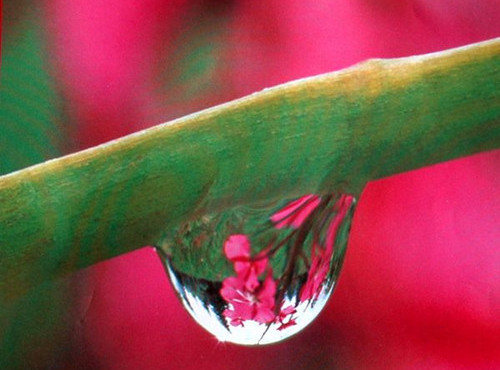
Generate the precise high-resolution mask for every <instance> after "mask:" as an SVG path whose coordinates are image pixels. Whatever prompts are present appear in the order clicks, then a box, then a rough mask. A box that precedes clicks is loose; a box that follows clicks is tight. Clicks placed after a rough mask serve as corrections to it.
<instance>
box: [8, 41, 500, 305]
mask: <svg viewBox="0 0 500 370" xmlns="http://www.w3.org/2000/svg"><path fill="white" fill-rule="evenodd" d="M499 86H500V39H495V40H491V41H487V42H483V43H479V44H475V45H471V46H467V47H463V48H459V49H454V50H451V51H446V52H441V53H435V54H429V55H424V56H417V57H409V58H403V59H395V60H371V61H368V62H365V63H362V64H359V65H357V66H354V67H352V68H349V69H346V70H342V71H340V72H335V73H331V74H326V75H322V76H318V77H313V78H309V79H304V80H299V81H295V82H292V83H289V84H285V85H282V86H278V87H276V88H272V89H268V90H264V91H262V92H260V93H257V94H253V95H251V96H248V97H246V98H243V99H240V100H236V101H233V102H230V103H227V104H224V105H221V106H217V107H215V108H212V109H208V110H205V111H202V112H199V113H196V114H193V115H189V116H186V117H184V118H181V119H178V120H175V121H173V122H170V123H167V124H164V125H160V126H157V127H153V128H151V129H148V130H145V131H142V132H139V133H136V134H133V135H130V136H127V137H124V138H121V139H119V140H116V141H113V142H110V143H107V144H105V145H101V146H98V147H95V148H92V149H89V150H86V151H83V152H79V153H76V154H73V155H69V156H66V157H63V158H59V159H56V160H52V161H48V162H45V163H43V164H40V165H37V166H33V167H30V168H27V169H24V170H21V171H18V172H15V173H12V174H9V175H6V176H3V177H0V261H1V262H0V277H1V279H0V304H1V303H2V302H3V301H5V300H9V299H13V298H14V297H16V296H18V295H19V294H20V293H22V292H23V291H25V290H26V289H29V288H30V287H33V286H35V285H37V284H39V283H40V282H43V281H45V280H47V279H53V278H56V277H59V276H62V275H64V274H65V273H67V272H70V271H75V270H76V269H79V268H83V267H86V266H89V265H91V264H94V263H96V262H99V261H102V260H105V259H107V258H110V257H113V256H116V255H119V254H122V253H125V252H128V251H131V250H133V249H136V248H139V247H141V246H144V245H148V244H152V243H154V242H156V241H157V240H158V238H159V236H160V234H161V233H162V231H163V230H164V229H165V228H167V227H171V226H173V225H176V224H178V223H179V222H182V221H185V220H187V219H189V218H192V217H194V216H196V215H200V214H202V213H204V212H217V211H218V210H222V209H225V208H227V207H231V206H234V205H237V204H250V203H252V202H257V201H265V200H275V199H278V198H294V197H298V196H301V195H303V194H309V193H314V192H326V191H332V190H333V191H335V192H342V193H345V194H354V195H358V194H359V193H360V192H361V190H362V189H363V187H364V186H365V184H366V183H367V182H368V181H370V180H372V179H377V178H381V177H384V176H389V175H392V174H397V173H401V172H404V171H408V170H412V169H415V168H419V167H423V166H428V165H431V164H434V163H437V162H441V161H446V160H449V159H452V158H457V157H460V156H465V155H470V154H473V153H477V152H480V151H485V150H490V149H494V148H497V147H499V146H500V89H499V88H498V87H499Z"/></svg>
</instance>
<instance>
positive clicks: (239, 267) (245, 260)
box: [224, 234, 269, 291]
mask: <svg viewBox="0 0 500 370" xmlns="http://www.w3.org/2000/svg"><path fill="white" fill-rule="evenodd" d="M224 253H225V254H226V257H227V258H228V259H229V260H230V261H231V262H233V263H234V270H235V271H236V274H237V276H238V278H239V279H240V280H241V281H243V282H244V284H245V288H246V289H248V290H250V291H253V290H255V289H256V288H257V287H258V286H259V284H260V283H259V279H258V276H259V275H260V274H262V273H264V271H265V270H266V267H267V264H268V262H269V259H268V258H267V257H261V256H257V257H256V258H255V259H252V258H251V257H250V240H249V239H248V237H247V236H246V235H244V234H234V235H231V236H229V238H228V239H227V240H226V242H225V243H224Z"/></svg>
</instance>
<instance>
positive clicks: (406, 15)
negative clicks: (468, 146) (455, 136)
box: [47, 0, 500, 369]
mask: <svg viewBox="0 0 500 370" xmlns="http://www.w3.org/2000/svg"><path fill="white" fill-rule="evenodd" d="M192 3H193V2H188V1H184V0H179V1H165V0H162V1H160V0H144V1H141V2H138V1H134V0H108V1H107V2H106V5H103V2H101V1H97V0H72V1H65V0H52V1H47V16H48V17H49V19H50V24H51V27H52V31H53V32H52V36H53V37H52V48H53V53H54V57H55V58H54V60H55V63H56V64H57V67H58V75H59V76H60V81H61V82H62V83H63V87H64V92H65V94H66V95H67V96H68V97H69V99H70V108H71V110H70V112H72V116H71V117H72V118H73V119H74V120H75V122H77V124H78V131H77V133H76V135H77V140H78V142H79V145H80V146H81V147H86V146H90V145H94V144H97V143H100V142H103V141H106V140H109V139H112V138H115V137H118V136H120V135H123V134H126V133H128V132H132V131H135V130H137V129H140V128H143V127H146V126H148V125H151V124H156V123H160V122H161V121H164V120H166V119H168V118H173V117H175V116H176V114H177V113H178V112H179V111H178V110H175V111H174V113H172V112H169V111H168V108H169V107H168V106H167V107H165V112H164V113H163V115H159V113H158V112H157V111H156V110H154V109H152V108H150V107H151V106H152V104H151V101H155V100H157V99H159V97H158V96H157V89H156V87H157V84H158V82H157V81H156V79H155V78H156V77H155V76H156V74H155V73H156V72H157V71H155V69H154V68H151V66H153V65H156V64H157V63H156V58H158V55H159V51H158V50H169V49H168V48H169V46H171V42H172V40H174V39H175V37H177V36H178V35H179V33H181V32H183V30H182V24H184V23H183V21H184V18H183V17H184V16H185V15H186V14H187V13H186V11H187V10H188V8H189V7H190V6H193V4H192ZM196 3H199V1H198V2H196ZM206 3H208V6H215V5H216V4H215V3H217V1H206ZM226 3H228V2H227V1H226ZM232 12H233V17H232V21H231V24H230V26H229V30H230V32H228V34H227V40H226V41H227V43H228V45H229V51H228V55H227V56H226V61H227V66H226V73H225V75H224V79H225V83H226V84H227V86H228V89H227V92H226V93H224V94H222V95H221V94H219V95H217V96H212V97H207V99H206V100H205V101H202V102H197V103H196V104H193V105H191V106H190V105H189V104H187V105H186V107H184V108H183V109H185V110H187V111H193V110H197V109H200V108H203V107H205V106H208V105H212V104H215V103H218V102H222V101H225V100H228V99H232V98H235V97H239V96H242V95H245V94H248V93H251V92H254V91H256V90H259V89H262V88H264V87H267V86H272V85H275V84H278V83H281V82H285V81H288V80H292V79H296V78H299V77H304V76H309V75H314V74H318V73H322V72H329V71H332V70H336V69H340V68H343V67H346V66H349V65H352V64H354V63H356V62H359V61H362V60H364V59H367V58H371V57H399V56H407V55H412V54H418V53H426V52H431V51H437V50H442V49H446V48H451V47H455V46H460V45H464V44H468V43H472V42H476V41H480V40H485V39H488V38H492V37H498V36H499V35H500V2H499V1H495V0H483V1H478V0H453V1H452V0H442V1H431V0H415V1H410V0H407V1H404V0H400V1H398V0H394V1H392V0H353V1H347V0H337V1H303V0H302V1H299V0H290V1H277V0H271V1H255V0H241V1H234V2H233V6H232ZM167 59H168V57H167ZM153 105H154V104H153ZM187 111H186V112H184V111H182V113H187ZM499 169H500V151H495V152H490V153H485V154H481V155H477V156H474V157H469V158H466V159H462V160H457V161H453V162H448V163H445V164H441V165H438V166H435V167H430V168H426V169H423V170H419V171H414V172H411V173H408V174H404V175H400V176H396V177H393V178H390V179H385V180H381V181H377V182H373V183H371V184H370V185H369V186H368V187H367V188H366V189H365V192H364V193H363V196H362V198H361V199H360V201H359V207H358V210H357V212H356V216H355V220H354V225H353V231H352V235H351V239H350V246H349V250H348V254H347V258H346V262H345V268H344V271H343V273H342V276H341V279H340V283H339V285H338V288H337V290H336V292H335V294H334V296H333V299H332V300H331V302H330V303H329V305H328V306H327V308H326V310H325V312H324V313H323V314H322V315H321V316H320V318H319V319H318V320H316V321H315V322H314V323H313V324H312V325H311V327H309V328H308V329H307V330H305V331H304V332H303V333H302V334H300V335H298V336H296V337H295V338H293V339H291V340H289V341H287V342H285V343H282V344H278V345H275V346H270V347H265V348H258V349H249V348H244V347H236V346H232V345H229V344H223V343H217V341H216V340H215V339H213V338H212V337H211V336H210V335H209V334H207V333H205V332H204V331H203V330H202V329H201V328H199V327H198V326H197V325H196V324H195V323H194V322H193V321H192V320H191V318H190V317H188V315H187V313H185V312H184V311H183V309H182V307H181V305H180V303H179V302H178V301H177V299H176V297H175V295H174V293H173V291H172V290H171V288H170V286H169V284H168V282H167V279H166V276H165V274H164V272H163V270H162V267H161V265H160V263H159V261H158V259H157V258H156V256H155V255H154V253H153V252H152V250H151V249H142V250H139V251H137V252H133V253H130V254H128V255H125V256H122V257H119V258H116V259H113V260H110V261H108V262H105V263H101V264H99V265H97V266H95V267H92V268H89V269H87V270H86V271H84V272H83V273H81V274H80V275H81V282H82V287H81V292H80V296H81V299H80V301H81V302H80V306H81V312H82V316H84V325H83V326H82V327H78V328H79V329H78V330H77V331H75V335H74V341H73V343H72V344H71V345H72V346H73V348H74V356H73V363H72V364H73V365H81V366H94V367H102V368H109V369H128V368H130V369H132V368H172V369H177V368H183V369H221V368H223V369H225V368H227V369H241V368H252V369H281V368H292V369H295V368H297V369H298V368H305V367H310V368H317V367H318V366H321V367H324V368H333V367H341V368H344V367H347V368H360V367H365V368H381V367H397V368H401V367H403V368H421V367H426V368H428V367H431V368H435V367H436V368H490V367H491V368H494V367H500V354H499V348H500V340H499V338H500V315H499V314H498V313H499V311H500V287H499V285H500V283H499V282H500V255H499V251H498V250H499V247H500V242H499V241H500V228H499V225H500V204H499V198H500V191H499V189H500V174H499V172H500V171H499ZM495 365H496V366H495Z"/></svg>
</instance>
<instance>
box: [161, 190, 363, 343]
mask: <svg viewBox="0 0 500 370" xmlns="http://www.w3.org/2000/svg"><path fill="white" fill-rule="evenodd" d="M353 212H354V198H353V197H352V196H349V195H326V196H317V195H314V194H310V195H306V196H303V197H301V198H299V199H297V200H293V201H284V202H279V203H275V204H272V205H266V206H265V207H252V208H250V207H238V208H235V209H231V210H229V211H226V212H223V213H220V214H217V215H207V216H204V217H201V218H200V219H198V220H195V221H192V222H189V223H187V224H185V225H182V226H181V227H179V228H178V229H176V230H174V231H172V232H171V233H169V234H168V235H165V237H164V238H163V241H162V242H161V243H160V247H159V248H158V252H159V255H160V257H161V258H162V260H163V262H164V264H165V268H166V270H167V272H168V275H169V277H170V280H171V281H172V283H173V286H174V288H175V290H176V291H177V293H178V295H179V297H180V299H181V301H182V303H183V305H184V307H185V308H186V309H187V311H188V312H189V313H190V314H191V316H192V317H193V318H194V319H195V320H196V321H197V322H198V323H199V324H200V325H201V326H203V327H204V328H205V329H207V330H208V331H209V332H210V333H212V334H214V335H215V336H216V337H217V338H218V339H219V340H220V341H227V342H233V343H239V344H247V345H255V344H269V343H274V342H278V341H281V340H283V339H286V338H288V337H290V336H291V335H293V334H295V333H297V332H299V331H300V330H302V329H303V328H304V327H306V326H307V325H308V324H309V323H310V322H311V321H313V320H314V319H315V318H316V316H317V315H318V314H319V313H320V311H321V310H322V308H323V307H324V306H325V304H326V302H327V300H328V298H329V296H330V295H331V293H332V291H333V287H334V285H335V282H336V280H337V277H338V274H339V272H340V268H341V266H342V261H343V258H344V254H345V249H346V246H347V239H348V233H349V228H350V223H351V220H352V214H353Z"/></svg>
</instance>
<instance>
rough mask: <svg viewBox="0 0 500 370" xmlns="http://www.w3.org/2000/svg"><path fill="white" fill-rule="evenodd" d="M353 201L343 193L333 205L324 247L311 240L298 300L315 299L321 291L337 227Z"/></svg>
mask: <svg viewBox="0 0 500 370" xmlns="http://www.w3.org/2000/svg"><path fill="white" fill-rule="evenodd" d="M352 202H353V197H352V196H349V195H343V196H342V197H341V198H340V199H339V200H338V202H337V203H336V204H335V205H334V206H333V210H334V211H335V210H336V211H337V214H336V215H335V216H334V217H333V219H332V220H331V222H330V224H329V225H328V230H327V232H326V239H325V247H324V248H323V247H322V246H321V245H319V244H318V243H317V242H316V241H315V242H313V246H312V249H311V261H312V262H311V267H310V268H309V271H308V273H307V280H306V282H305V284H304V285H303V286H302V289H301V292H300V297H299V299H300V301H301V302H303V301H306V300H309V299H316V298H317V297H318V294H319V293H320V291H321V286H322V284H323V282H324V281H325V280H326V276H327V274H328V271H329V270H330V262H331V259H332V256H333V248H334V244H335V238H336V236H337V231H338V229H339V226H340V224H341V223H342V220H343V219H344V217H345V215H346V214H347V211H348V210H349V208H350V207H351V204H352Z"/></svg>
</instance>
